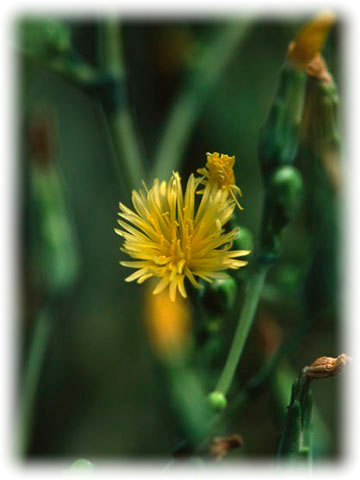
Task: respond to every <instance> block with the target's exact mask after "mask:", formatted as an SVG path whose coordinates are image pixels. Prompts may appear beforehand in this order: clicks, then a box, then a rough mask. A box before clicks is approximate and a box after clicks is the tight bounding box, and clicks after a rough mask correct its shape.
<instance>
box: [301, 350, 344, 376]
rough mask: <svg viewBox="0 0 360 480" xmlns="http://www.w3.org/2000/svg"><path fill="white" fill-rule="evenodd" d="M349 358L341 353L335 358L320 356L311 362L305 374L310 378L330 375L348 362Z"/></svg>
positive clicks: (338, 371)
mask: <svg viewBox="0 0 360 480" xmlns="http://www.w3.org/2000/svg"><path fill="white" fill-rule="evenodd" d="M349 360H350V358H349V357H348V356H347V355H345V353H342V354H341V355H339V356H338V357H336V358H332V357H320V358H317V359H316V360H315V362H313V363H312V364H311V365H310V367H308V368H307V370H306V375H307V377H308V378H310V379H311V380H313V379H316V378H327V377H332V376H334V375H337V374H338V373H340V371H341V370H342V369H343V368H344V367H345V365H346V364H347V363H348V362H349Z"/></svg>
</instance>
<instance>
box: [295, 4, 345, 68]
mask: <svg viewBox="0 0 360 480" xmlns="http://www.w3.org/2000/svg"><path fill="white" fill-rule="evenodd" d="M335 20H336V17H335V15H334V14H333V13H332V12H328V11H325V12H322V13H320V14H319V15H317V16H316V17H315V18H313V19H312V20H311V21H310V22H308V23H307V24H306V25H305V26H304V27H303V28H302V29H301V30H300V31H299V33H298V34H297V36H296V38H295V40H294V41H293V42H291V43H290V45H289V48H288V52H287V56H288V59H289V60H290V61H291V62H292V63H293V64H294V65H295V66H296V67H297V68H299V69H302V70H305V69H306V68H307V67H308V65H309V63H310V62H311V61H312V60H314V59H315V57H317V56H318V55H320V53H321V50H322V48H323V46H324V43H325V40H326V37H327V35H328V33H329V31H330V29H331V27H332V26H333V25H334V23H335Z"/></svg>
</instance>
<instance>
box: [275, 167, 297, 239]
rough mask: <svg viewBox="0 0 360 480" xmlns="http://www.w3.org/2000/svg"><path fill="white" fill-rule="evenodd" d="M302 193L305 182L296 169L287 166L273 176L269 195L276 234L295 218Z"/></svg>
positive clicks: (279, 169)
mask: <svg viewBox="0 0 360 480" xmlns="http://www.w3.org/2000/svg"><path fill="white" fill-rule="evenodd" d="M302 193H303V181H302V177H301V174H300V172H299V171H298V170H297V169H296V168H294V167H292V166H290V165H286V166H284V167H280V168H278V169H277V170H276V171H275V173H274V174H273V175H272V176H271V179H270V182H269V190H268V194H269V199H270V202H271V206H272V208H271V210H272V212H271V213H272V215H271V216H272V224H273V227H274V230H275V231H276V232H278V231H280V230H281V229H282V228H283V227H284V226H285V225H286V224H287V223H289V222H290V221H291V220H292V219H293V218H294V216H295V215H296V213H297V211H298V209H299V206H300V202H301V198H302Z"/></svg>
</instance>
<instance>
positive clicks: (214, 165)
mask: <svg viewBox="0 0 360 480" xmlns="http://www.w3.org/2000/svg"><path fill="white" fill-rule="evenodd" d="M206 156H207V162H206V166H205V168H199V169H198V171H197V172H198V173H200V175H202V176H203V178H202V179H201V183H202V184H204V185H205V186H206V185H208V184H209V185H210V186H217V188H221V189H222V190H223V191H224V192H226V193H227V194H228V193H230V195H231V197H232V199H233V200H234V202H235V203H236V205H237V206H238V207H239V208H240V210H243V208H242V206H241V205H240V203H239V202H238V200H237V198H236V194H238V195H240V197H241V195H242V193H241V190H240V188H239V187H238V186H237V185H236V184H235V175H234V170H233V168H234V163H235V156H232V157H229V155H225V154H224V153H222V154H221V155H219V154H218V153H217V152H214V153H207V154H206ZM204 191H205V190H203V191H201V192H199V193H203V192H204Z"/></svg>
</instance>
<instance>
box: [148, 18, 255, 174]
mask: <svg viewBox="0 0 360 480" xmlns="http://www.w3.org/2000/svg"><path fill="white" fill-rule="evenodd" d="M251 26H252V22H251V21H250V20H245V21H242V22H236V23H233V22H232V23H230V24H229V25H227V26H226V27H224V28H223V30H222V31H221V32H220V33H219V35H218V36H217V37H216V39H215V40H214V42H213V43H211V44H210V45H209V46H208V47H207V49H206V51H205V52H203V51H202V52H201V57H200V58H197V59H196V60H195V62H194V64H195V65H196V69H195V70H194V71H193V72H192V73H191V74H189V77H188V78H187V80H186V81H185V83H184V86H183V88H182V89H181V91H180V92H179V94H178V95H177V97H176V99H175V101H174V103H173V105H172V107H171V111H170V114H169V118H168V120H167V123H166V126H165V130H164V133H163V136H162V138H161V140H160V143H159V146H158V149H157V152H156V156H155V162H154V168H153V177H159V178H165V177H166V176H168V175H169V174H170V173H171V171H172V170H176V169H178V168H179V164H180V161H181V158H182V155H183V153H184V150H185V148H186V144H187V142H188V140H189V138H190V135H191V132H192V131H193V128H194V125H195V123H196V121H197V119H198V116H199V114H200V112H201V108H202V106H203V105H204V102H205V101H206V99H207V98H208V96H209V94H210V92H211V90H212V89H213V88H214V86H215V85H216V83H217V81H218V80H219V78H220V76H221V75H222V74H223V73H224V71H225V68H226V66H227V65H228V63H229V61H230V59H231V58H232V56H233V55H234V53H235V52H236V51H237V50H238V49H239V48H240V45H241V42H242V41H243V40H244V39H245V38H246V35H247V34H248V32H249V31H250V28H251Z"/></svg>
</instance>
